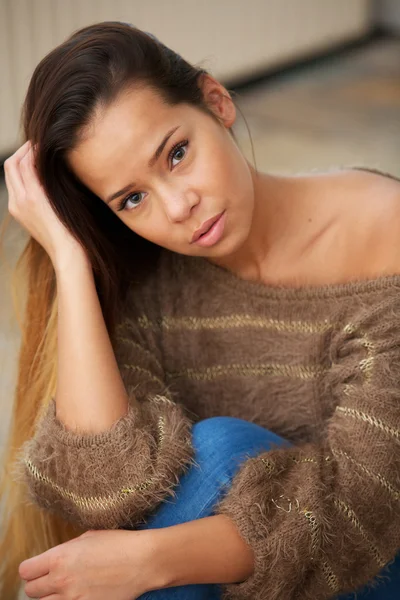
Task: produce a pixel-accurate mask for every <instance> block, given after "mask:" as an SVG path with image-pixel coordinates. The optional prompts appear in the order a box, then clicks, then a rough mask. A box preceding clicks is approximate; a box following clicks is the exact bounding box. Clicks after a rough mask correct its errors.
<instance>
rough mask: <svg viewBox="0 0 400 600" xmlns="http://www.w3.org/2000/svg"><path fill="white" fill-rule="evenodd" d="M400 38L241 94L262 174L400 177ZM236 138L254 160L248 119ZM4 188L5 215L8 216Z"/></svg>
mask: <svg viewBox="0 0 400 600" xmlns="http://www.w3.org/2000/svg"><path fill="white" fill-rule="evenodd" d="M399 59H400V40H399V41H393V40H389V41H377V42H376V43H374V44H373V45H370V46H368V48H366V49H363V50H360V49H358V50H354V51H352V52H351V53H350V54H348V55H346V56H345V57H344V56H340V57H338V58H335V59H330V60H325V61H324V62H323V63H319V64H317V65H313V66H308V67H306V68H301V69H299V70H298V71H297V72H295V73H293V72H292V73H290V74H288V75H285V76H284V77H281V78H279V79H275V80H274V81H272V82H267V83H264V84H262V85H258V86H257V87H254V88H253V89H252V90H251V91H247V92H246V93H244V92H241V93H240V94H239V95H238V96H236V101H237V104H238V106H239V107H240V109H241V111H242V112H243V113H244V115H245V117H246V120H247V123H248V125H249V127H250V131H251V135H252V139H253V143H254V151H255V157H256V166H257V168H258V169H259V170H265V171H275V172H287V173H295V172H299V171H309V170H314V169H317V170H319V169H321V170H324V169H325V170H326V169H331V168H337V167H341V166H348V165H367V166H370V167H375V168H379V169H382V170H383V171H389V172H391V173H393V174H396V175H399V176H400V160H399V159H400V60H399ZM236 133H237V135H238V138H239V140H240V145H241V147H242V149H243V151H244V152H245V153H246V155H247V156H248V158H249V160H252V158H251V146H250V142H249V137H248V133H247V130H246V126H245V124H244V122H243V119H242V118H241V117H240V118H239V122H238V124H237V128H236ZM6 202H7V196H6V190H5V187H4V185H1V184H0V217H1V214H2V213H4V212H5V211H6ZM22 244H23V236H22V235H21V232H20V230H19V228H18V227H17V226H16V225H14V227H12V228H11V230H10V233H9V235H8V236H7V239H6V248H5V249H6V255H7V258H8V260H9V261H10V262H11V263H13V262H15V259H16V257H17V255H18V254H19V252H20V250H21V248H22ZM0 275H1V278H0V281H1V287H0V298H1V305H0V369H1V371H0V373H1V378H0V392H1V395H0V398H1V404H0V407H1V417H2V418H1V420H0V443H1V441H2V440H4V435H5V433H6V430H7V428H8V419H9V414H10V407H11V402H12V390H13V386H14V380H15V364H16V352H17V348H18V330H17V328H16V324H15V322H14V321H13V320H12V317H11V302H10V295H9V288H8V277H6V275H5V271H4V267H2V271H1V273H0Z"/></svg>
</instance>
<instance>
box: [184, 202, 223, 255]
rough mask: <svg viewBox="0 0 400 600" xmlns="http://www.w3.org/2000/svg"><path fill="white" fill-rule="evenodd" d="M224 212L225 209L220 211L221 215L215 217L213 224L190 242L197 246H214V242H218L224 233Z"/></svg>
mask: <svg viewBox="0 0 400 600" xmlns="http://www.w3.org/2000/svg"><path fill="white" fill-rule="evenodd" d="M225 212H226V211H223V212H222V213H221V215H220V216H219V217H218V218H217V220H216V221H215V222H214V224H213V225H212V226H211V227H210V229H209V230H208V231H207V233H204V234H203V235H201V236H200V237H199V238H198V239H197V240H195V241H194V242H192V243H194V244H197V245H198V246H202V247H204V248H208V247H210V246H214V244H216V243H217V242H219V240H220V239H221V237H222V235H223V233H224V228H225Z"/></svg>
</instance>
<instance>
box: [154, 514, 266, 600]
mask: <svg viewBox="0 0 400 600" xmlns="http://www.w3.org/2000/svg"><path fill="white" fill-rule="evenodd" d="M149 531H150V532H151V536H152V545H153V548H154V554H153V558H152V560H153V564H154V567H155V569H156V571H157V576H158V578H159V580H161V581H163V582H164V585H163V586H162V587H165V588H167V587H174V586H181V585H189V584H195V583H236V582H241V581H244V580H245V579H247V578H248V577H250V575H252V573H253V570H254V557H253V551H252V549H251V548H250V546H248V545H247V544H246V543H245V542H244V541H243V539H242V537H241V536H240V534H239V532H238V530H237V527H236V525H235V524H234V523H233V521H232V520H231V519H229V518H228V517H226V516H225V515H214V516H211V517H205V518H203V519H197V520H196V521H189V522H188V523H181V524H179V525H173V526H172V527H162V528H159V529H151V530H149Z"/></svg>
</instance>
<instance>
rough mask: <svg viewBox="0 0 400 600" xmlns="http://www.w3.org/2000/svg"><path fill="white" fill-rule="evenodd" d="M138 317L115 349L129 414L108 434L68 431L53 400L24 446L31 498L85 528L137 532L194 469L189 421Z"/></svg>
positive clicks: (18, 466) (121, 330)
mask: <svg viewBox="0 0 400 600" xmlns="http://www.w3.org/2000/svg"><path fill="white" fill-rule="evenodd" d="M147 323H149V320H148V319H146V316H145V315H144V314H142V313H141V312H140V311H139V312H138V313H137V314H136V316H135V315H132V313H130V316H129V317H126V318H125V319H124V320H123V322H121V323H120V324H119V326H118V327H117V330H116V334H115V336H114V337H113V340H112V343H113V347H114V351H115V354H116V358H117V362H118V366H119V369H120V372H121V376H122V378H123V381H124V385H125V388H126V390H127V392H128V397H129V398H133V397H135V399H136V400H137V402H138V406H136V404H134V403H133V402H132V403H130V404H129V407H128V413H127V414H126V415H125V416H123V417H121V418H120V419H119V420H117V421H116V422H114V423H113V425H112V426H111V427H110V428H109V429H108V430H107V431H104V432H101V433H98V434H89V433H87V434H86V433H82V432H77V431H75V430H72V429H67V428H66V427H65V426H64V424H63V423H62V422H61V421H60V420H59V419H58V418H57V416H56V411H55V401H54V398H52V399H51V401H50V403H49V404H47V406H46V407H45V408H44V409H43V410H42V414H41V416H40V417H39V418H38V420H37V424H36V427H35V431H34V435H33V437H32V438H31V439H29V440H28V441H27V442H25V443H24V444H23V446H22V448H21V450H20V452H19V455H18V458H17V461H16V463H15V470H14V476H15V478H16V480H20V481H21V480H22V482H23V483H24V484H26V486H27V499H28V501H32V502H34V503H36V504H38V505H39V506H40V507H42V508H45V509H47V510H49V511H51V512H54V513H57V514H58V515H59V516H62V517H63V518H64V519H66V520H68V521H70V522H73V523H74V524H76V525H78V526H81V527H83V528H90V529H114V528H122V527H123V528H133V527H134V526H136V525H137V524H140V523H141V522H145V518H146V516H147V515H148V514H150V513H151V512H152V511H153V509H155V508H156V507H157V505H158V504H159V503H160V502H161V501H162V500H164V499H165V498H166V497H167V496H174V491H173V488H174V487H175V486H176V484H177V483H178V481H179V476H180V475H181V474H182V473H183V472H185V471H186V470H187V469H188V468H189V467H190V465H191V464H192V462H193V455H194V452H193V448H192V441H191V422H190V420H189V418H188V417H187V416H186V414H185V412H184V407H183V406H182V405H181V404H179V403H178V402H176V401H174V400H173V398H172V397H171V394H170V393H169V390H168V388H167V386H166V385H165V383H164V381H165V380H164V371H163V365H162V349H161V347H160V340H159V332H157V331H155V330H153V329H151V328H150V327H147Z"/></svg>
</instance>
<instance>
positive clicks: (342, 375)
mask: <svg viewBox="0 0 400 600" xmlns="http://www.w3.org/2000/svg"><path fill="white" fill-rule="evenodd" d="M113 344H114V347H115V352H116V356H117V359H118V364H119V367H120V369H121V373H122V376H123V379H124V382H125V384H126V387H127V390H128V392H129V394H130V395H132V396H133V395H134V396H135V397H136V398H137V399H138V400H139V403H140V408H138V409H136V408H135V409H134V408H133V405H130V408H129V413H128V415H127V416H124V417H123V418H121V419H120V420H119V421H117V422H116V423H115V424H114V425H113V426H112V427H111V429H110V430H109V431H107V432H104V433H101V434H98V435H91V434H79V433H77V432H74V431H72V430H67V429H66V428H65V427H64V426H63V424H62V423H61V422H59V421H58V420H57V418H56V416H55V405H54V400H52V401H51V402H50V404H48V405H47V408H46V409H45V410H44V411H43V413H42V414H41V416H40V419H39V420H38V424H37V427H36V430H35V434H34V437H33V438H32V439H31V440H29V441H28V442H27V443H26V444H25V445H24V447H23V449H22V453H21V455H20V459H19V460H20V463H19V465H20V466H21V467H22V468H23V477H24V481H26V482H27V486H28V490H29V497H30V498H31V499H32V500H33V501H34V502H36V503H37V504H39V505H40V506H42V507H45V508H46V509H49V510H51V511H55V512H57V513H59V514H60V515H62V516H63V517H64V518H65V519H69V520H71V521H74V522H76V523H79V524H80V525H82V526H84V527H87V528H104V529H105V528H118V527H127V526H129V527H134V526H135V525H137V524H139V523H140V522H143V520H145V519H146V516H148V515H149V514H150V512H151V511H153V510H154V509H155V508H156V507H157V505H158V504H159V503H160V502H161V501H163V500H164V499H166V498H167V497H168V496H169V495H171V494H173V488H174V486H175V484H176V483H177V481H178V479H179V476H180V475H181V474H182V473H183V472H185V471H186V470H187V469H189V468H190V465H191V464H192V459H193V448H192V444H191V433H190V432H191V424H192V423H194V422H196V421H198V420H200V419H204V418H207V417H212V416H215V415H231V416H234V417H239V418H242V419H246V420H249V421H253V422H255V423H257V424H259V425H261V426H263V427H265V428H268V429H270V430H271V431H274V432H276V433H277V434H279V435H281V436H282V437H284V438H286V439H288V440H290V441H292V442H293V443H294V446H293V447H291V448H278V447H276V448H275V447H274V448H272V449H271V450H270V451H269V452H263V453H261V454H260V455H259V456H257V457H255V458H251V459H250V458H248V459H247V460H245V462H244V463H243V464H242V465H241V468H240V470H239V472H238V473H237V475H236V476H235V478H234V480H233V485H232V487H231V489H230V491H229V492H228V494H227V495H226V496H225V497H224V499H223V500H222V501H221V502H220V503H219V504H218V506H217V510H216V512H217V514H221V513H222V514H225V515H228V516H229V517H230V518H231V519H233V521H234V522H235V523H236V525H237V527H238V528H239V531H240V533H241V535H242V536H243V538H244V539H245V540H246V541H247V542H248V543H249V544H250V545H251V547H252V548H253V550H254V553H255V572H254V574H253V575H252V576H251V577H249V578H248V579H247V580H246V581H243V582H240V583H235V584H225V585H224V586H223V588H222V589H223V592H224V598H226V599H228V598H229V599H238V600H239V599H240V600H245V599H246V600H286V599H288V600H289V599H294V598H296V599H297V600H318V599H321V600H322V599H327V598H332V597H335V596H336V595H338V594H340V593H343V592H346V591H350V590H354V589H356V588H357V587H358V586H363V585H365V584H366V583H367V582H368V581H369V580H370V579H372V578H373V577H374V576H376V574H377V573H378V572H379V571H380V570H381V569H382V567H384V565H385V564H386V563H388V562H389V561H390V560H391V559H392V558H393V557H394V556H395V554H396V552H397V550H398V549H399V548H400V429H399V424H400V385H399V382H400V275H393V276H384V277H381V278H378V279H374V280H370V281H357V282H356V281H354V282H351V283H348V284H333V285H326V286H322V287H311V286H310V287H302V288H296V289H294V288H292V289H290V288H284V287H273V286H267V285H263V284H261V283H255V282H250V281H245V280H242V279H239V278H238V277H236V276H235V275H233V274H232V273H230V272H229V271H227V270H225V269H223V268H221V267H218V266H216V265H214V264H212V263H210V262H209V261H207V260H206V259H204V258H197V257H196V258H194V257H187V256H183V255H178V254H174V253H171V252H169V251H167V250H163V251H162V252H161V254H160V258H159V260H158V262H157V265H156V267H155V269H154V272H153V273H152V274H151V275H149V277H148V278H147V280H146V281H145V282H142V283H141V284H140V285H139V284H138V283H136V284H135V285H132V291H131V293H130V296H129V297H128V301H127V303H126V310H125V311H124V314H123V318H122V319H121V323H120V325H119V326H118V329H117V333H116V336H115V339H113Z"/></svg>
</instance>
